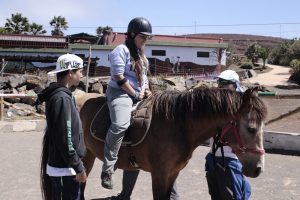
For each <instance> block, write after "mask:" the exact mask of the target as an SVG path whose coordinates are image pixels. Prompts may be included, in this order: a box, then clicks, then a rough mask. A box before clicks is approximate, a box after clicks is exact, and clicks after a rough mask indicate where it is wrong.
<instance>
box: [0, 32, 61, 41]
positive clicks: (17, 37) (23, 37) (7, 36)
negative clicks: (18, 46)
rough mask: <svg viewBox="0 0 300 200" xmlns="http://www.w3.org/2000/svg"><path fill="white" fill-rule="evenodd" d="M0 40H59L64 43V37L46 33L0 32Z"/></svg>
mask: <svg viewBox="0 0 300 200" xmlns="http://www.w3.org/2000/svg"><path fill="white" fill-rule="evenodd" d="M0 40H9V41H30V42H59V43H65V42H66V38H65V37H59V36H46V35H25V34H0Z"/></svg>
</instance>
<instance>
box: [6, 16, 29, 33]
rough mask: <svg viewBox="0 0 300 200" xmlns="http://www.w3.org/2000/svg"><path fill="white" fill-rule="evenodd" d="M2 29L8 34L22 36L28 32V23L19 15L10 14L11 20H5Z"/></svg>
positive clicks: (25, 18)
mask: <svg viewBox="0 0 300 200" xmlns="http://www.w3.org/2000/svg"><path fill="white" fill-rule="evenodd" d="M4 27H5V29H6V31H7V32H8V33H14V34H24V33H26V32H28V31H29V22H28V19H27V17H23V16H22V14H21V13H16V14H11V19H6V23H5V25H4Z"/></svg>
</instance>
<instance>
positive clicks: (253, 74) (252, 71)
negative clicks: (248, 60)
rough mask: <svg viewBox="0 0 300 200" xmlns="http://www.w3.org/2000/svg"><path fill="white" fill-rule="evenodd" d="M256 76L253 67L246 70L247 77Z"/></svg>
mask: <svg viewBox="0 0 300 200" xmlns="http://www.w3.org/2000/svg"><path fill="white" fill-rule="evenodd" d="M256 76H257V74H256V72H255V71H254V70H253V69H250V70H248V77H249V78H251V77H256Z"/></svg>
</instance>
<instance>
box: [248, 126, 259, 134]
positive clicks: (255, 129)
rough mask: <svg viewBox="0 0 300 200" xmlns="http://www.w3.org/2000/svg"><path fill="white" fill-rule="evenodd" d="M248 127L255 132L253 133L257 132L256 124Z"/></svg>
mask: <svg viewBox="0 0 300 200" xmlns="http://www.w3.org/2000/svg"><path fill="white" fill-rule="evenodd" d="M247 129H248V132H250V133H253V134H254V133H256V132H257V128H256V127H254V126H248V128H247Z"/></svg>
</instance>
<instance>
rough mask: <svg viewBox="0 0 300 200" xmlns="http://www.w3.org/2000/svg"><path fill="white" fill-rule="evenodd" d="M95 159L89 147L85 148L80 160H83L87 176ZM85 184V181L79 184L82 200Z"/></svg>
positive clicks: (82, 199)
mask: <svg viewBox="0 0 300 200" xmlns="http://www.w3.org/2000/svg"><path fill="white" fill-rule="evenodd" d="M95 159H96V157H95V155H94V154H93V153H92V152H91V151H90V150H89V149H86V154H85V156H84V157H83V159H82V162H83V166H84V167H85V170H86V175H87V176H89V173H90V172H91V170H92V168H93V165H94V162H95ZM85 185H86V182H85V183H82V184H81V185H80V200H84V190H85Z"/></svg>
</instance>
